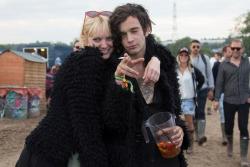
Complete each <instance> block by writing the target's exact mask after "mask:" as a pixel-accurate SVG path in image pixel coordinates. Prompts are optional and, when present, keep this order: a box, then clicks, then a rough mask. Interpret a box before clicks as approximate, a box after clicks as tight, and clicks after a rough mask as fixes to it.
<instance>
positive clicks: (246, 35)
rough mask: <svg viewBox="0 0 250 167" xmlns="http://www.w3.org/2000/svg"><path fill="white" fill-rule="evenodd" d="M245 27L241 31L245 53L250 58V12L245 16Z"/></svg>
mask: <svg viewBox="0 0 250 167" xmlns="http://www.w3.org/2000/svg"><path fill="white" fill-rule="evenodd" d="M243 16H244V19H243V23H242V24H243V26H242V28H241V30H240V32H241V35H242V36H241V38H242V41H243V45H244V48H245V53H246V54H247V55H248V56H250V11H249V12H247V13H246V14H244V15H243Z"/></svg>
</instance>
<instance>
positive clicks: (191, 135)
mask: <svg viewBox="0 0 250 167" xmlns="http://www.w3.org/2000/svg"><path fill="white" fill-rule="evenodd" d="M188 136H189V140H190V146H189V147H188V149H187V154H192V153H193V146H194V130H190V131H188Z"/></svg>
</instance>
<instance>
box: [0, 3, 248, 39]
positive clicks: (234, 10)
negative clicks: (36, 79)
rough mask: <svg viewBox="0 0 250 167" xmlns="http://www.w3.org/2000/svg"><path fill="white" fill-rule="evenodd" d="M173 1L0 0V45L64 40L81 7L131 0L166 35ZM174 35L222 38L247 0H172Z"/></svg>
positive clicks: (72, 34) (74, 33)
mask: <svg viewBox="0 0 250 167" xmlns="http://www.w3.org/2000/svg"><path fill="white" fill-rule="evenodd" d="M173 1H174V0H137V1H125V0H113V1H111V0H110V1H109V0H0V44H7V43H27V42H35V41H48V42H58V41H60V42H65V43H70V42H72V41H73V40H74V39H75V38H77V37H79V34H80V30H81V27H82V23H83V18H84V12H85V11H88V10H111V11H112V10H113V9H114V8H115V7H116V6H117V5H121V4H125V3H128V2H131V3H132V2H134V3H139V4H142V5H143V6H144V7H145V8H147V9H148V11H149V14H150V16H151V18H152V20H153V21H154V23H155V24H156V25H154V26H153V33H154V34H156V35H157V36H159V37H160V38H161V40H168V39H171V37H172V36H171V34H172V26H173V19H172V17H173ZM176 4H177V8H176V10H177V37H178V38H182V37H186V36H189V37H192V38H197V39H201V38H204V37H206V38H217V37H227V36H228V35H229V33H230V32H231V30H232V29H233V27H234V25H235V19H236V18H237V17H238V16H240V15H241V14H243V13H246V12H247V11H249V10H250V0H237V1H236V0H176Z"/></svg>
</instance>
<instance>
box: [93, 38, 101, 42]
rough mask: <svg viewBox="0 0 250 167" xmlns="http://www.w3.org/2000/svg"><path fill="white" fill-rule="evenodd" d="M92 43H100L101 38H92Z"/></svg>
mask: <svg viewBox="0 0 250 167" xmlns="http://www.w3.org/2000/svg"><path fill="white" fill-rule="evenodd" d="M93 41H95V42H100V41H101V38H93Z"/></svg>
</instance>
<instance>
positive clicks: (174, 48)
mask: <svg viewBox="0 0 250 167" xmlns="http://www.w3.org/2000/svg"><path fill="white" fill-rule="evenodd" d="M191 40H192V39H191V38H190V37H185V38H182V39H179V40H177V41H176V42H175V43H172V44H169V45H168V46H167V47H168V48H169V50H170V51H171V53H172V54H173V55H174V56H177V54H178V50H179V49H180V48H183V47H187V48H189V44H190V42H191Z"/></svg>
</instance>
